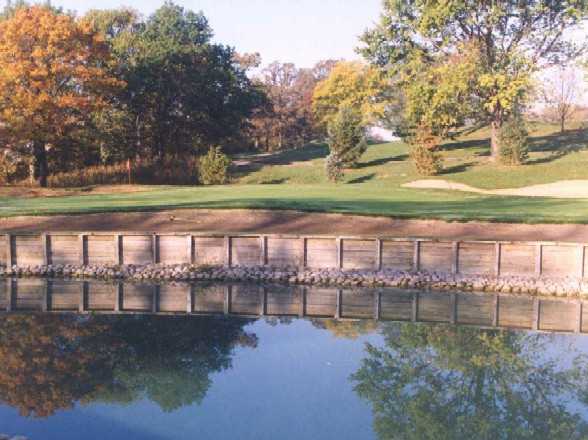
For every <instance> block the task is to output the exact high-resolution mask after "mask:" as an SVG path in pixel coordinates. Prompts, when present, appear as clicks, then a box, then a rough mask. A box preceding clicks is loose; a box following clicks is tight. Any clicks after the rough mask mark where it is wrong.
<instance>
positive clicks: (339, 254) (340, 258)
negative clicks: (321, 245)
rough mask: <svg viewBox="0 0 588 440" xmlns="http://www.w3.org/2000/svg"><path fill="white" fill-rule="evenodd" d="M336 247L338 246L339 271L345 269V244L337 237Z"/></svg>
mask: <svg viewBox="0 0 588 440" xmlns="http://www.w3.org/2000/svg"><path fill="white" fill-rule="evenodd" d="M335 242H336V246H337V267H338V268H339V269H342V268H343V242H342V240H341V237H337V238H336V239H335Z"/></svg>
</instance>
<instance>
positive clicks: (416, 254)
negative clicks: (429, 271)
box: [412, 240, 421, 272]
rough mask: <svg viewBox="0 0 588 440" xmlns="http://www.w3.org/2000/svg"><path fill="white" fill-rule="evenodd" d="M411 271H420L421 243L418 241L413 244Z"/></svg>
mask: <svg viewBox="0 0 588 440" xmlns="http://www.w3.org/2000/svg"><path fill="white" fill-rule="evenodd" d="M412 270H413V271H415V272H418V271H419V270H421V242H420V241H419V240H417V241H415V242H414V243H413V255H412Z"/></svg>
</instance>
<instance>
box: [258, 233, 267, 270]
mask: <svg viewBox="0 0 588 440" xmlns="http://www.w3.org/2000/svg"><path fill="white" fill-rule="evenodd" d="M259 249H260V257H259V260H260V261H259V263H260V265H261V266H267V237H266V236H265V235H261V236H260V237H259Z"/></svg>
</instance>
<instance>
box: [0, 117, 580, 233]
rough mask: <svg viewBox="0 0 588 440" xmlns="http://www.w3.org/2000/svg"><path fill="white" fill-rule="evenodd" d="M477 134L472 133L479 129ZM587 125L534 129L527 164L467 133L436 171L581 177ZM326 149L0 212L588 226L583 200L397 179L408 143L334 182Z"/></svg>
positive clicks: (493, 178)
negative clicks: (179, 211) (190, 182)
mask: <svg viewBox="0 0 588 440" xmlns="http://www.w3.org/2000/svg"><path fill="white" fill-rule="evenodd" d="M483 135H484V133H481V134H478V136H483ZM587 139H588V137H587V136H586V132H585V131H573V132H570V133H568V134H566V135H563V136H560V135H557V134H553V132H551V131H550V127H545V126H541V127H538V128H536V134H535V137H534V138H533V139H532V145H533V151H532V153H531V164H530V165H524V166H521V167H503V166H498V165H493V164H490V163H488V158H487V151H488V146H487V141H483V140H480V139H478V138H476V137H475V136H472V137H470V138H467V139H464V140H462V141H461V142H459V143H453V144H449V145H448V146H447V150H446V151H444V152H443V155H444V157H445V164H446V166H447V168H448V170H447V172H446V173H445V174H443V175H441V176H439V178H443V179H448V180H452V181H456V182H463V183H467V184H469V185H473V186H477V187H481V188H505V187H520V186H526V185H530V184H538V183H549V182H555V181H558V180H565V179H588V149H587V148H586V144H587ZM326 153H327V149H326V148H325V147H324V146H310V147H307V148H305V149H300V150H295V151H289V152H284V153H279V154H274V155H252V156H240V157H238V158H236V159H237V160H238V163H239V164H240V165H239V167H238V168H237V177H236V178H235V183H234V184H231V185H225V186H213V187H206V186H199V187H170V186H160V187H149V189H148V190H146V191H142V192H133V193H125V192H124V188H123V189H121V190H119V191H120V192H117V193H112V194H96V195H93V194H89V195H76V196H66V197H33V198H20V197H0V216H4V217H7V216H16V215H44V214H67V213H71V214H74V213H76V214H78V213H92V212H121V211H148V210H164V209H172V208H215V209H216V208H219V209H221V208H257V209H261V208H264V209H296V210H304V211H324V212H339V213H354V214H365V215H384V216H392V217H403V218H427V219H433V218H434V219H444V220H455V221H466V220H490V221H512V222H530V223H533V222H549V223H564V222H566V223H588V199H582V200H574V199H554V198H526V197H499V196H484V195H478V194H471V193H461V192H450V191H435V190H416V189H406V188H402V187H401V185H402V184H403V183H406V182H410V181H412V180H416V179H419V178H421V177H420V176H418V175H416V173H415V172H414V170H413V167H412V165H411V164H410V162H409V161H408V156H407V153H408V150H407V146H406V145H405V144H403V143H400V142H397V143H389V144H381V145H373V146H371V147H370V148H369V149H368V151H367V152H366V154H365V155H364V156H363V158H362V161H361V163H360V165H359V166H358V167H357V168H356V169H353V170H348V171H347V172H346V177H345V182H344V183H341V184H332V183H328V182H327V181H326V177H325V174H324V159H323V158H324V156H325V154H326Z"/></svg>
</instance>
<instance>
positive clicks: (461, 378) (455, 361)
mask: <svg viewBox="0 0 588 440" xmlns="http://www.w3.org/2000/svg"><path fill="white" fill-rule="evenodd" d="M383 334H384V336H385V341H386V347H385V348H378V347H375V346H372V345H368V347H367V353H368V355H367V357H366V358H365V359H364V360H363V361H362V366H361V368H360V369H359V370H358V371H357V372H356V373H355V374H354V375H353V376H352V381H353V383H354V385H355V390H356V392H357V393H358V394H359V395H360V396H361V397H363V398H364V399H366V400H368V401H369V402H370V403H371V404H372V408H373V411H374V418H375V419H374V424H375V430H376V433H377V434H378V437H379V438H381V439H415V440H416V439H419V440H422V439H435V440H438V439H447V440H450V439H451V440H459V439H464V440H466V439H472V438H475V439H482V440H483V439H488V440H497V439H498V440H500V439H505V440H506V439H517V440H518V439H550V440H551V439H562V440H564V439H565V440H568V439H584V438H586V436H588V425H587V423H586V420H585V419H584V417H583V416H582V415H581V412H580V409H581V408H583V411H585V409H586V408H585V402H586V400H585V396H586V391H587V390H588V380H587V377H588V376H587V373H588V368H587V367H588V364H587V359H586V358H585V356H582V355H577V356H576V357H575V358H574V360H573V362H572V364H571V365H569V366H562V364H561V361H560V359H557V358H553V357H552V358H549V356H546V354H545V353H546V343H547V341H549V340H550V339H549V338H550V336H546V335H539V334H525V333H520V332H511V331H502V330H479V329H473V328H465V327H448V326H415V325H403V324H391V325H387V326H386V327H385V328H384V329H383Z"/></svg>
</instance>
